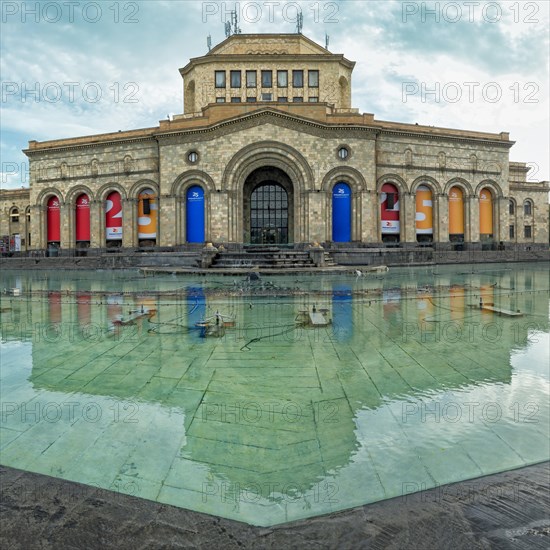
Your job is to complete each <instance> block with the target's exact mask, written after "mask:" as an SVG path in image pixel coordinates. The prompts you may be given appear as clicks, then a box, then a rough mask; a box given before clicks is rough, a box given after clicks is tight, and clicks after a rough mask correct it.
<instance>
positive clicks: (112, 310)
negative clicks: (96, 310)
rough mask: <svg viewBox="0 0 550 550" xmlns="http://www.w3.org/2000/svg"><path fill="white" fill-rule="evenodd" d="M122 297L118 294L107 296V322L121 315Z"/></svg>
mask: <svg viewBox="0 0 550 550" xmlns="http://www.w3.org/2000/svg"><path fill="white" fill-rule="evenodd" d="M123 301H124V298H123V296H122V295H120V294H114V295H110V296H107V319H108V321H109V322H111V323H112V322H113V321H116V320H117V319H119V318H120V316H121V315H122V303H123Z"/></svg>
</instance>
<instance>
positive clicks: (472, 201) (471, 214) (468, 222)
mask: <svg viewBox="0 0 550 550" xmlns="http://www.w3.org/2000/svg"><path fill="white" fill-rule="evenodd" d="M464 207H465V212H464V217H465V220H464V231H465V233H466V234H465V235H464V239H465V241H466V242H470V243H479V197H476V196H475V195H469V196H468V197H467V198H466V200H465V204H464Z"/></svg>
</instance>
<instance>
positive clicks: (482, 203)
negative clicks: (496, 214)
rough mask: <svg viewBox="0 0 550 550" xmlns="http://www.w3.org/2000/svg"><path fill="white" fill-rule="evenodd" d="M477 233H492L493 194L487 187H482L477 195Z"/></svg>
mask: <svg viewBox="0 0 550 550" xmlns="http://www.w3.org/2000/svg"><path fill="white" fill-rule="evenodd" d="M479 233H480V234H481V235H492V234H493V195H492V194H491V191H490V190H489V189H487V188H485V189H482V190H481V193H480V195H479Z"/></svg>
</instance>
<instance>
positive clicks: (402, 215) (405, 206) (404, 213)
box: [399, 193, 416, 245]
mask: <svg viewBox="0 0 550 550" xmlns="http://www.w3.org/2000/svg"><path fill="white" fill-rule="evenodd" d="M399 201H400V212H399V219H400V223H401V239H400V240H401V242H402V243H408V244H409V245H414V244H415V243H416V224H415V215H416V196H415V195H414V193H401V196H400V198H399Z"/></svg>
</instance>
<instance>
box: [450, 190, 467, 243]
mask: <svg viewBox="0 0 550 550" xmlns="http://www.w3.org/2000/svg"><path fill="white" fill-rule="evenodd" d="M449 234H450V235H464V195H463V194H462V189H460V188H459V187H451V191H450V193H449Z"/></svg>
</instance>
